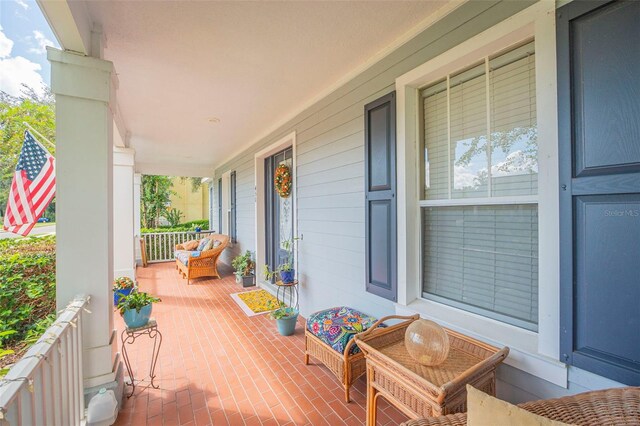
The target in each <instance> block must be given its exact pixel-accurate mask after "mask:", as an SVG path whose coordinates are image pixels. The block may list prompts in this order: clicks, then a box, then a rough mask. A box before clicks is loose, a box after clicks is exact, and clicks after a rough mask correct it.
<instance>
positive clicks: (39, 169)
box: [4, 131, 56, 235]
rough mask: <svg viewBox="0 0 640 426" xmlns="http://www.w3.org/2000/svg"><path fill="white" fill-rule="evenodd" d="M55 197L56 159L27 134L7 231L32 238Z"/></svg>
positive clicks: (6, 220)
mask: <svg viewBox="0 0 640 426" xmlns="http://www.w3.org/2000/svg"><path fill="white" fill-rule="evenodd" d="M55 193H56V170H55V158H53V157H52V156H51V154H49V152H48V151H47V150H46V149H45V148H44V147H43V146H42V145H40V142H38V141H37V140H35V138H34V137H33V136H31V133H29V131H25V132H24V144H23V145H22V151H21V152H20V158H19V160H18V165H17V166H16V173H15V174H14V175H13V182H11V191H10V192H9V198H8V200H7V211H6V213H5V215H4V229H5V231H9V232H13V233H14V234H19V235H29V232H30V231H31V228H33V227H34V225H35V224H36V222H37V221H38V219H39V218H40V216H42V213H43V212H44V210H45V209H46V208H47V206H48V205H49V202H50V201H51V199H52V198H53V196H54V195H55Z"/></svg>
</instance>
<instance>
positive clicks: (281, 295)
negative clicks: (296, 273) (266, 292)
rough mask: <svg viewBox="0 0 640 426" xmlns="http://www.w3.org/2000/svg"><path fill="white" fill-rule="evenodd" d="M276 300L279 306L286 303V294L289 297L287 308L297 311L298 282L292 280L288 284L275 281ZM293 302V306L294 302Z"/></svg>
mask: <svg viewBox="0 0 640 426" xmlns="http://www.w3.org/2000/svg"><path fill="white" fill-rule="evenodd" d="M276 288H277V289H278V290H277V292H276V299H278V302H280V303H281V304H286V303H287V294H288V295H289V304H288V305H287V306H289V307H291V308H295V310H296V311H297V310H298V308H299V303H298V302H299V300H298V280H294V281H293V282H290V283H283V282H282V281H276ZM294 301H295V305H294V303H293V302H294Z"/></svg>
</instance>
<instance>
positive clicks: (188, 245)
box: [182, 240, 200, 251]
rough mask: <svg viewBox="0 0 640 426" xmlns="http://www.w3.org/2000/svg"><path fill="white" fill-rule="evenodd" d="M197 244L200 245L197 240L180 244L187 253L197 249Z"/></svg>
mask: <svg viewBox="0 0 640 426" xmlns="http://www.w3.org/2000/svg"><path fill="white" fill-rule="evenodd" d="M199 244H200V241H199V240H191V241H187V242H186V243H182V247H184V249H185V250H187V251H194V250H195V249H197V248H198V245H199Z"/></svg>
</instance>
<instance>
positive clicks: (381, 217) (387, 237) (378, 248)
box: [364, 92, 398, 302]
mask: <svg viewBox="0 0 640 426" xmlns="http://www.w3.org/2000/svg"><path fill="white" fill-rule="evenodd" d="M364 123H365V127H364V128H365V131H364V133H365V144H364V151H365V161H364V163H365V239H366V280H367V291H368V292H369V293H373V294H375V295H377V296H380V297H384V298H385V299H389V300H392V301H394V302H395V301H396V300H397V298H398V291H397V289H398V279H397V275H398V274H397V264H398V261H397V226H396V97H395V92H392V93H389V94H388V95H386V96H383V97H382V98H380V99H378V100H376V101H374V102H371V103H370V104H367V105H365V107H364Z"/></svg>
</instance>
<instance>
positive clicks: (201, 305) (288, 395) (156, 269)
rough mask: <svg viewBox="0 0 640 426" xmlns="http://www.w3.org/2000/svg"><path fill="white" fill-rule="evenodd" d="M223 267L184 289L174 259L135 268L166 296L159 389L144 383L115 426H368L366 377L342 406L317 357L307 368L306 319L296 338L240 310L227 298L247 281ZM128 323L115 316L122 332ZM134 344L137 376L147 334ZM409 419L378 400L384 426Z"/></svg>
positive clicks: (160, 311) (160, 309) (143, 281)
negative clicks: (217, 274) (213, 276)
mask: <svg viewBox="0 0 640 426" xmlns="http://www.w3.org/2000/svg"><path fill="white" fill-rule="evenodd" d="M220 270H221V272H222V275H223V278H222V279H221V280H218V279H206V278H200V279H197V280H194V282H193V283H192V284H191V285H186V281H185V280H184V279H182V278H181V277H180V276H179V275H178V273H177V271H176V270H175V267H174V264H173V263H172V262H168V263H155V264H150V265H149V266H148V267H147V268H141V267H139V268H138V270H137V276H138V283H139V286H140V289H141V290H142V291H147V292H151V293H153V294H155V295H158V296H159V297H160V298H161V299H162V302H161V303H157V304H155V305H154V311H153V316H154V317H155V318H156V320H157V323H158V330H159V331H160V332H161V333H162V335H163V342H162V346H161V348H160V356H159V362H158V367H157V369H156V374H157V378H156V384H158V385H159V386H160V389H152V388H146V389H145V385H146V384H148V382H146V383H141V384H139V385H138V386H137V387H136V393H135V394H134V396H132V397H131V398H130V399H127V400H126V401H125V402H124V405H123V408H122V410H121V411H120V414H119V417H118V420H117V423H116V425H141V424H145V422H146V424H148V425H162V424H164V425H174V424H180V425H183V424H189V425H191V424H195V425H209V424H214V425H225V424H230V425H241V424H245V425H331V426H337V425H361V424H363V422H364V419H365V410H366V395H365V385H366V379H365V377H362V378H360V380H358V381H357V382H356V384H355V385H354V386H353V388H352V392H351V400H352V401H351V403H349V404H347V403H345V402H344V398H343V394H344V390H343V388H342V386H341V385H340V383H339V382H338V380H337V379H336V378H335V376H333V374H332V373H331V372H330V371H329V370H328V369H327V368H326V367H324V366H323V365H322V364H320V363H319V362H318V361H317V360H314V359H313V358H312V359H311V362H310V364H309V365H304V319H302V317H298V324H297V326H296V332H295V334H294V336H291V337H283V336H280V335H279V334H278V332H277V330H276V326H275V323H274V321H273V320H270V319H269V318H268V316H267V315H266V314H264V315H257V316H253V317H249V316H247V315H246V314H245V313H244V312H243V311H242V310H241V309H240V307H239V306H238V305H237V303H236V302H235V301H233V300H232V299H231V297H230V294H231V293H237V292H239V291H242V287H241V286H240V285H238V284H236V282H235V278H234V276H233V274H232V271H231V269H230V268H229V267H228V266H226V265H222V267H221V268H220ZM250 290H251V289H250ZM123 327H124V324H123V322H122V319H121V318H119V317H118V318H117V320H116V328H117V329H118V335H120V333H121V331H122V329H123ZM119 346H121V344H120V343H119ZM129 347H130V348H131V349H129V351H130V352H129V354H130V358H131V360H132V366H133V369H134V375H135V376H136V378H142V377H144V376H146V375H147V374H148V368H149V362H150V358H151V350H152V347H151V340H150V339H147V338H145V337H144V336H143V337H141V338H140V339H139V340H138V341H136V342H135V345H129ZM120 350H121V347H120ZM405 420H406V417H405V416H404V415H402V414H401V413H400V412H399V411H397V410H396V409H394V408H393V407H391V406H389V405H388V404H386V403H384V402H381V405H380V407H379V413H378V424H379V425H396V424H399V423H400V422H403V421H405ZM243 422H244V423H243Z"/></svg>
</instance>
